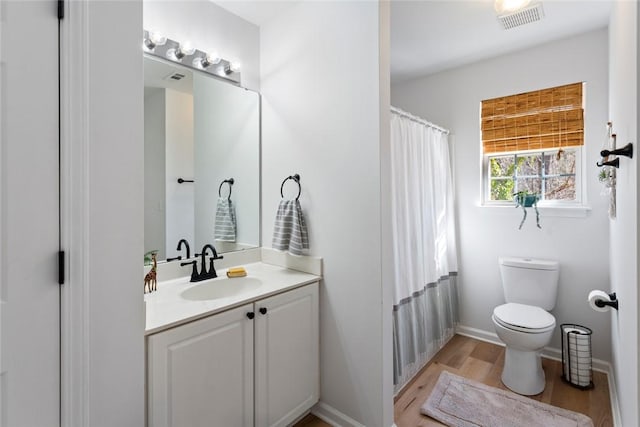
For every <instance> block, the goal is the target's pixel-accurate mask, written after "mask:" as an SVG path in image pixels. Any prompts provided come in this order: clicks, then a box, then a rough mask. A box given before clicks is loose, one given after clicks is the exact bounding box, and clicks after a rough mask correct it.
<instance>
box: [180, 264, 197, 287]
mask: <svg viewBox="0 0 640 427" xmlns="http://www.w3.org/2000/svg"><path fill="white" fill-rule="evenodd" d="M189 264H191V265H192V266H193V268H192V269H191V281H192V282H195V281H197V279H198V267H197V266H196V264H197V261H196V260H195V259H194V260H193V261H186V262H181V263H180V266H181V267H184V266H185V265H189Z"/></svg>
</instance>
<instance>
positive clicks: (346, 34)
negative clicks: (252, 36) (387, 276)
mask: <svg viewBox="0 0 640 427" xmlns="http://www.w3.org/2000/svg"><path fill="white" fill-rule="evenodd" d="M378 8H379V5H378V3H377V2H357V1H354V2H348V1H344V2H300V3H299V4H296V5H293V6H291V7H290V8H288V9H286V10H285V11H284V12H283V13H282V14H281V15H280V16H278V17H276V18H275V19H273V20H271V21H270V22H269V23H268V24H266V25H263V26H262V27H261V52H262V55H261V58H262V60H261V76H262V80H261V87H262V97H263V98H262V100H263V122H262V123H263V128H262V135H263V151H262V155H263V160H262V162H263V175H262V184H263V185H262V197H263V204H262V207H263V209H262V212H263V214H262V238H263V246H270V245H271V239H272V231H273V221H274V218H275V213H276V209H277V206H278V203H279V201H280V184H281V182H282V180H283V179H284V178H285V177H287V176H288V175H291V174H293V173H299V174H300V176H301V185H302V196H301V198H300V203H301V205H302V208H303V211H304V213H305V215H306V219H307V224H308V227H309V240H310V253H311V254H313V255H317V256H321V257H323V259H324V263H323V267H324V273H323V276H324V280H323V282H322V286H321V288H320V292H321V295H320V333H321V338H320V342H321V346H320V360H321V366H320V372H321V379H320V384H321V390H320V396H321V401H322V402H323V404H324V405H326V406H324V407H325V408H326V407H327V406H328V407H330V408H332V409H334V410H337V411H338V412H339V413H341V414H343V415H345V416H347V417H349V418H350V419H351V421H349V420H348V419H347V418H342V419H341V420H339V422H340V424H342V425H353V420H355V421H356V422H358V423H360V424H362V425H366V426H367V427H379V426H383V425H385V426H389V425H390V424H391V423H392V420H391V419H389V418H390V415H391V413H392V401H391V399H390V398H389V396H390V391H389V390H387V392H386V393H384V392H383V381H384V378H383V376H384V374H383V373H384V372H388V368H390V367H391V366H390V365H389V366H386V365H385V363H386V364H388V363H389V360H387V357H386V356H385V357H384V358H383V354H384V353H385V352H387V354H388V351H390V350H391V339H390V337H386V336H383V330H385V331H388V330H389V328H388V325H387V327H386V328H384V327H383V319H389V316H390V315H387V314H386V313H385V315H383V313H382V304H383V298H382V295H383V289H382V277H381V275H382V267H381V265H382V263H383V262H385V261H384V260H383V259H382V247H381V225H382V222H381V215H382V214H381V210H384V209H385V208H384V207H382V208H381V194H380V190H381V183H382V181H383V180H382V178H381V173H380V164H381V151H382V152H383V153H384V150H385V146H384V144H383V146H382V147H381V140H383V139H384V138H382V137H381V134H380V132H381V130H380V129H381V124H380V120H381V115H382V114H383V113H381V109H385V110H386V109H388V105H381V101H380V80H381V76H380V71H379V70H380V69H381V68H384V69H386V70H388V63H387V64H381V63H380V62H379V61H380V59H379V57H380V51H379V49H380V45H379V28H380V22H379V19H380V12H379V9H378ZM387 31H388V29H387ZM387 54H388V52H387ZM382 57H383V58H386V57H387V55H384V54H383V55H382ZM387 79H388V77H387ZM382 80H383V81H385V80H386V79H385V78H383V79H382ZM382 128H383V129H384V127H382ZM387 138H388V137H387ZM387 144H388V143H387ZM382 216H384V215H382ZM385 346H388V348H386V347H385ZM383 412H384V414H383ZM332 414H334V415H335V412H332ZM383 418H384V419H383Z"/></svg>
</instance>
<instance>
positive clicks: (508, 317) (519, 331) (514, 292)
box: [492, 257, 559, 396]
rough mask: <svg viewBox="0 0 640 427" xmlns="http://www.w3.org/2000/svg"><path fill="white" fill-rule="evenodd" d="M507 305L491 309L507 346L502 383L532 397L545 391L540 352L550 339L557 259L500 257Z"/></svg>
mask: <svg viewBox="0 0 640 427" xmlns="http://www.w3.org/2000/svg"><path fill="white" fill-rule="evenodd" d="M498 261H499V264H500V276H501V277H502V289H503V291H504V298H505V302H506V304H502V305H499V306H497V307H496V308H495V309H494V310H493V316H492V320H493V324H494V326H495V329H496V333H497V334H498V338H500V340H502V341H503V342H504V343H505V345H506V347H507V348H506V352H505V359H504V369H503V371H502V382H503V383H504V385H505V386H507V387H508V388H509V389H510V390H513V391H515V392H516V393H519V394H523V395H527V396H531V395H534V394H538V393H541V392H542V391H543V390H544V384H545V381H544V371H543V370H542V362H541V360H540V351H541V350H542V349H543V348H544V347H545V346H546V345H547V344H549V342H550V341H551V336H552V335H553V330H554V328H555V327H556V319H555V317H553V315H552V314H551V313H549V310H551V309H553V307H554V306H555V305H556V296H557V293H558V276H559V264H558V262H557V261H552V260H543V259H531V258H515V257H500V258H499V260H498Z"/></svg>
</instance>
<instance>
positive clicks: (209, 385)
mask: <svg viewBox="0 0 640 427" xmlns="http://www.w3.org/2000/svg"><path fill="white" fill-rule="evenodd" d="M248 312H253V304H249V305H245V306H243V307H239V308H236V309H233V310H230V311H226V312H224V313H220V314H216V315H214V316H211V317H208V318H206V319H202V320H197V321H195V322H192V323H188V324H186V325H184V326H179V327H176V328H173V329H170V330H167V331H164V332H160V333H158V334H155V335H151V336H150V337H149V338H148V343H147V352H148V353H147V357H148V366H147V369H148V373H147V375H148V425H149V426H150V427H169V426H172V427H186V426H188V427H199V426H234V427H243V426H246V427H250V426H252V425H253V327H254V325H253V320H250V319H249V318H248V317H247V313H248Z"/></svg>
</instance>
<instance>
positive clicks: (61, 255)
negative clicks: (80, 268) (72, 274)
mask: <svg viewBox="0 0 640 427" xmlns="http://www.w3.org/2000/svg"><path fill="white" fill-rule="evenodd" d="M58 284H59V285H64V251H59V252H58Z"/></svg>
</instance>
